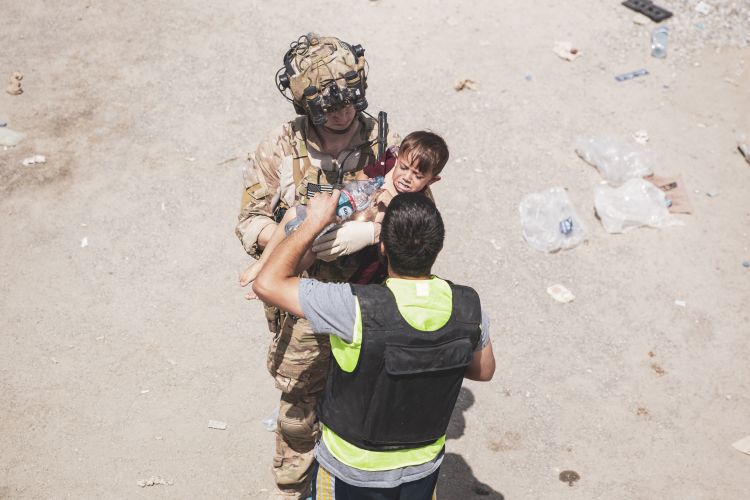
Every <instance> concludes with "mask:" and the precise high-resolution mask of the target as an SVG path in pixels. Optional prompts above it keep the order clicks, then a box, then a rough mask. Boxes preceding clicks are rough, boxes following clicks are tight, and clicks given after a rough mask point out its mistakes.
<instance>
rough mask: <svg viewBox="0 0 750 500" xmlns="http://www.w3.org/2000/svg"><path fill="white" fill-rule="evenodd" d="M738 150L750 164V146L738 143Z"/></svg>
mask: <svg viewBox="0 0 750 500" xmlns="http://www.w3.org/2000/svg"><path fill="white" fill-rule="evenodd" d="M737 149H738V150H739V152H740V154H741V155H742V156H743V157H744V158H745V161H747V162H748V163H750V146H749V145H747V144H745V143H744V142H738V143H737Z"/></svg>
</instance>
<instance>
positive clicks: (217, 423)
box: [208, 420, 227, 431]
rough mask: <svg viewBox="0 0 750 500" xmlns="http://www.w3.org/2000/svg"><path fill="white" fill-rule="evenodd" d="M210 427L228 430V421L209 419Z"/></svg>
mask: <svg viewBox="0 0 750 500" xmlns="http://www.w3.org/2000/svg"><path fill="white" fill-rule="evenodd" d="M208 428H209V429H218V430H220V431H225V430H227V423H226V422H222V421H221V420H209V421H208Z"/></svg>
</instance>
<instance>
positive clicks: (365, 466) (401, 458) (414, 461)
mask: <svg viewBox="0 0 750 500" xmlns="http://www.w3.org/2000/svg"><path fill="white" fill-rule="evenodd" d="M321 427H322V428H323V441H324V442H325V444H326V448H328V451H330V452H331V455H333V456H334V457H335V458H336V460H338V461H339V462H342V463H344V464H346V465H348V466H349V467H354V468H355V469H359V470H367V471H379V470H391V469H399V468H401V467H408V466H410V465H420V464H424V463H427V462H429V461H431V460H434V459H435V458H436V457H437V456H438V455H439V454H440V450H442V449H443V447H444V446H445V436H442V437H441V438H439V439H438V440H437V441H435V442H434V443H432V444H428V445H427V446H423V447H421V448H413V449H410V450H392V451H371V450H364V449H362V448H359V447H357V446H354V445H353V444H351V443H349V442H348V441H346V440H344V439H343V438H341V437H340V436H338V435H337V434H336V433H335V432H333V431H332V430H331V429H329V428H328V427H326V426H325V425H323V424H321Z"/></svg>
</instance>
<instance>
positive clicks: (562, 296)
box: [547, 285, 576, 304]
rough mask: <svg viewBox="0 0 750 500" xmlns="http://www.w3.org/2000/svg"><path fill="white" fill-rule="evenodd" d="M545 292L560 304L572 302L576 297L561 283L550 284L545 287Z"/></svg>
mask: <svg viewBox="0 0 750 500" xmlns="http://www.w3.org/2000/svg"><path fill="white" fill-rule="evenodd" d="M547 293H548V294H550V296H551V297H552V298H553V299H555V300H556V301H558V302H560V303H562V304H567V303H568V302H572V301H573V300H574V299H575V298H576V297H575V295H573V292H571V291H570V290H568V289H567V288H565V287H564V286H562V285H552V286H551V287H549V288H547Z"/></svg>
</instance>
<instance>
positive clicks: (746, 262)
mask: <svg viewBox="0 0 750 500" xmlns="http://www.w3.org/2000/svg"><path fill="white" fill-rule="evenodd" d="M742 267H750V260H743V261H742Z"/></svg>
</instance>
